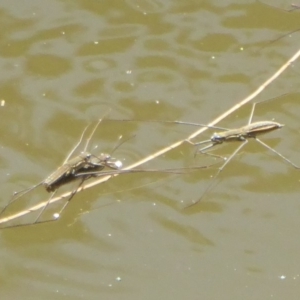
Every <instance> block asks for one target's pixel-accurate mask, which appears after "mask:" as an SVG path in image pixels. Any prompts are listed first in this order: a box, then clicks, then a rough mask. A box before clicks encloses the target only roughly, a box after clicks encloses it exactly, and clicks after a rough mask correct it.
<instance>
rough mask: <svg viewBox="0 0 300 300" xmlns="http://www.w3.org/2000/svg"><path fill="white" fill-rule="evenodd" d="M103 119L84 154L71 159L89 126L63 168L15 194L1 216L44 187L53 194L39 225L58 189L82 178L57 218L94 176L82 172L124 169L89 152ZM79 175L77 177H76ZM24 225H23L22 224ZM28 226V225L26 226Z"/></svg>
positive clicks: (38, 217)
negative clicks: (23, 198)
mask: <svg viewBox="0 0 300 300" xmlns="http://www.w3.org/2000/svg"><path fill="white" fill-rule="evenodd" d="M101 120H102V119H99V121H98V122H97V124H96V125H95V127H94V128H93V130H92V132H91V134H90V135H89V137H88V138H87V140H86V143H85V146H84V149H83V152H81V153H80V154H79V155H78V156H76V157H74V158H70V157H71V156H72V154H73V153H74V152H75V150H76V149H77V148H78V147H79V145H80V144H81V142H82V140H83V137H84V134H85V132H86V130H87V128H88V127H89V126H87V127H86V128H85V129H84V131H83V132H82V134H81V137H80V140H79V142H78V143H77V144H76V145H75V147H74V148H73V149H72V151H71V152H70V154H69V155H68V156H67V158H66V159H65V161H64V163H63V164H62V166H60V167H59V168H57V170H55V171H54V172H53V173H51V174H50V175H49V176H48V177H47V178H46V179H44V180H43V181H41V182H39V183H38V184H36V185H34V186H31V187H30V188H27V189H24V190H22V191H19V192H16V193H14V195H13V197H12V199H11V200H10V201H9V202H8V204H7V205H6V206H5V207H4V208H3V209H2V211H1V213H0V216H2V215H3V214H4V212H5V211H6V210H7V208H8V207H9V206H10V205H12V204H13V203H14V202H15V201H16V200H18V199H20V198H21V197H22V196H24V195H25V194H27V193H29V192H30V191H32V190H34V189H36V188H37V187H39V186H41V185H42V186H44V187H45V189H46V191H47V192H52V194H51V196H50V198H49V199H48V202H47V205H45V206H44V207H43V209H42V210H41V211H40V213H39V214H38V216H37V218H36V219H35V221H34V222H33V223H32V224H35V223H39V222H40V221H39V220H40V217H41V215H42V214H43V212H44V211H45V209H46V208H47V206H48V204H49V203H50V201H51V199H52V198H53V197H54V195H55V193H56V192H57V189H58V188H59V187H60V186H62V185H65V184H67V183H69V182H71V181H74V180H76V179H78V178H80V184H79V185H78V187H77V188H76V189H75V190H74V191H73V192H72V194H71V195H70V196H69V198H68V200H67V201H66V203H65V205H64V206H63V207H62V209H61V210H60V213H59V214H55V215H56V218H57V217H58V216H59V215H60V214H61V213H62V211H63V210H64V209H65V207H66V206H67V204H68V203H69V202H70V200H71V199H72V198H73V196H74V195H75V194H76V192H77V190H78V189H79V188H80V187H81V186H82V184H83V182H84V181H85V180H87V179H88V178H90V177H92V175H86V174H82V175H80V174H81V173H82V172H88V171H92V170H94V171H95V170H97V171H100V170H102V169H104V168H105V167H108V168H110V169H119V168H121V167H122V163H121V161H119V160H116V159H114V158H112V157H111V156H110V155H108V154H103V153H101V154H100V156H95V155H93V154H91V153H89V152H87V148H88V145H89V142H90V140H91V138H92V136H93V135H94V133H95V131H96V129H97V127H98V126H99V124H100V122H101ZM75 175H77V176H75ZM22 225H23V224H22ZM24 225H26V224H24Z"/></svg>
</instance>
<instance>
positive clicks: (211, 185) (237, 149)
mask: <svg viewBox="0 0 300 300" xmlns="http://www.w3.org/2000/svg"><path fill="white" fill-rule="evenodd" d="M247 143H248V140H244V141H243V143H242V144H241V145H240V146H238V148H236V150H235V151H234V152H233V153H232V154H231V155H230V156H229V157H228V159H227V160H226V161H225V162H224V164H223V165H222V166H221V167H220V168H219V170H218V172H217V173H216V175H215V176H214V178H213V179H212V181H211V183H210V184H209V185H208V186H207V188H206V189H205V190H204V192H203V194H202V195H201V197H200V198H199V199H198V200H197V201H196V202H194V203H192V204H190V205H188V206H187V207H185V208H188V207H191V206H194V205H195V204H197V203H198V202H200V201H201V199H202V198H203V197H204V195H205V194H206V193H207V192H209V191H210V190H211V189H212V187H213V186H214V185H215V182H216V179H217V177H218V175H219V174H220V173H221V172H222V171H223V169H224V168H225V166H226V165H227V164H228V163H229V162H230V161H231V159H232V158H233V157H234V156H235V155H236V154H237V153H238V152H239V151H240V150H241V149H242V148H243V147H244V146H245V145H246V144H247Z"/></svg>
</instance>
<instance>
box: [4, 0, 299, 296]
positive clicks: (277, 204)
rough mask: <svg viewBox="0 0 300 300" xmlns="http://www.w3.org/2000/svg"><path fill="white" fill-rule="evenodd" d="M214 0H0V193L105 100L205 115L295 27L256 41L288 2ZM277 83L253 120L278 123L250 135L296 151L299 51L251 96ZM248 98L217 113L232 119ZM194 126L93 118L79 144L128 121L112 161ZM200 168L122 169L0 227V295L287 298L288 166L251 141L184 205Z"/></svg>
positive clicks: (294, 279)
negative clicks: (63, 201) (29, 222)
mask: <svg viewBox="0 0 300 300" xmlns="http://www.w3.org/2000/svg"><path fill="white" fill-rule="evenodd" d="M220 2H221V1H192V0H188V1H162V0H157V1H150V0H144V1H135V0H127V1H92V0H85V1H26V3H25V2H24V3H23V2H22V1H2V3H1V5H0V7H1V10H0V14H1V47H0V58H1V73H0V74H1V75H0V76H1V83H0V98H1V99H4V100H5V105H4V106H3V107H0V113H1V119H0V122H1V148H0V161H1V170H2V171H1V178H2V184H1V186H2V195H1V206H3V205H4V204H5V203H7V201H8V199H9V198H10V196H11V194H12V192H13V191H15V190H19V189H22V188H24V187H26V186H28V185H31V184H34V183H36V182H38V181H40V180H41V179H43V178H45V177H46V176H47V175H48V174H49V173H50V172H51V171H52V170H53V169H55V168H56V167H57V166H58V165H59V164H60V163H61V162H62V161H63V160H64V157H65V156H66V155H67V153H68V152H69V151H70V149H71V148H72V147H73V145H74V144H75V143H76V142H77V141H78V138H79V136H80V134H81V131H82V129H83V128H84V126H85V125H86V124H88V122H90V121H91V120H96V119H97V118H99V117H101V116H102V115H103V113H104V112H105V111H106V110H107V109H108V108H111V112H110V114H109V117H110V118H114V119H116V118H118V119H123V118H126V119H142V120H147V119H148V120H149V119H160V120H188V121H194V122H201V123H207V122H209V121H210V120H212V119H213V118H214V117H216V116H217V115H219V114H221V113H222V112H224V111H225V110H226V109H228V108H229V107H231V106H232V105H234V104H235V103H237V102H238V101H239V100H241V99H242V98H244V97H245V96H246V95H248V94H249V93H250V92H252V91H253V90H254V89H255V88H257V87H258V86H259V85H260V84H261V83H262V82H263V81H264V80H265V79H266V78H268V77H269V76H270V75H271V74H272V73H273V72H275V70H277V69H278V68H279V66H281V65H282V64H283V63H284V62H285V61H286V60H287V59H288V58H289V57H290V56H291V55H292V54H293V53H294V52H295V51H296V50H297V48H298V47H299V42H298V40H299V34H293V35H292V36H291V37H289V36H287V37H285V38H284V39H281V40H280V41H277V42H275V43H271V44H270V43H268V42H269V41H270V40H273V39H276V38H278V37H279V36H280V35H282V34H284V33H286V32H288V31H290V30H294V29H296V28H298V27H300V15H299V12H294V13H286V12H284V11H283V10H279V9H276V8H272V7H270V6H266V5H264V4H262V3H259V2H257V1H248V3H244V4H240V1H226V2H224V1H222V2H221V4H220ZM272 5H277V6H278V7H281V8H286V7H288V5H289V3H288V2H286V3H285V4H283V3H281V2H280V1H276V3H275V2H274V1H272ZM242 48H243V49H242ZM284 93H290V94H288V95H284V96H282V97H280V98H278V99H275V100H273V101H270V102H265V103H264V104H262V105H259V106H258V107H257V109H256V113H255V116H254V120H272V119H274V120H276V121H278V122H281V123H284V124H285V127H284V128H283V129H281V130H280V131H277V132H274V133H271V134H270V135H268V136H266V137H262V139H263V140H264V141H266V142H268V144H269V145H271V146H272V147H275V148H276V149H277V150H278V151H280V152H281V153H282V154H284V155H285V156H287V157H289V158H290V159H291V160H293V161H294V162H298V163H299V164H300V159H299V154H298V149H299V146H300V140H299V113H300V106H299V101H298V97H299V93H300V89H299V63H295V64H294V65H293V66H292V68H291V69H289V70H288V71H287V72H286V73H284V75H282V76H281V77H280V78H279V79H278V80H277V81H276V82H274V83H273V84H272V85H271V86H270V87H269V88H268V89H267V90H266V91H265V92H264V93H263V94H261V95H260V96H259V97H258V98H257V101H260V100H264V99H268V98H271V97H275V96H279V95H281V94H284ZM250 110H251V105H247V106H245V107H244V108H242V109H241V110H240V111H238V112H236V113H235V114H233V115H232V116H231V117H229V118H227V119H226V120H224V122H222V124H219V125H220V126H225V127H237V126H241V125H244V124H246V123H247V119H248V116H249V112H250ZM194 130H195V128H190V127H187V126H180V125H176V126H175V125H174V126H169V125H168V126H167V125H166V124H149V123H143V122H135V123H120V122H113V121H105V122H103V123H102V124H101V126H100V128H99V130H98V131H97V134H96V136H95V139H94V140H93V143H92V144H93V146H95V145H99V146H98V147H99V148H101V150H102V149H103V150H102V151H110V150H111V149H112V148H113V147H114V146H115V144H116V142H117V139H118V136H119V135H123V136H125V137H129V136H132V135H136V137H135V138H134V139H131V140H129V141H128V142H127V143H125V144H123V145H122V146H121V147H120V148H119V149H118V150H117V151H116V152H115V153H114V156H116V157H118V158H120V159H122V161H123V163H124V164H125V165H126V164H129V163H132V162H135V161H137V160H138V159H141V158H143V157H145V156H147V155H149V154H151V153H152V152H153V151H156V150H159V149H160V148H162V147H164V146H166V145H168V144H170V143H172V142H174V141H176V140H179V139H180V138H183V137H185V136H187V135H188V134H189V133H191V132H193V131H194ZM210 134H211V132H207V133H205V135H203V137H200V139H201V138H203V139H204V138H206V137H207V136H209V135H210ZM234 147H235V145H234V144H231V145H228V146H223V147H222V148H221V149H219V150H218V152H217V153H219V154H223V155H226V156H228V155H229V154H230V153H231V152H232V151H233V149H234ZM194 151H195V150H194V149H193V147H191V146H189V145H183V146H181V147H179V148H177V149H175V150H173V151H171V152H170V153H168V154H167V155H164V156H163V157H160V158H158V159H156V160H154V161H152V162H150V163H148V164H147V165H146V166H144V168H150V167H151V168H155V167H160V168H163V167H180V166H191V165H193V164H203V163H207V162H208V158H207V157H204V158H203V157H200V156H197V157H196V158H194V157H193V154H194ZM214 171H215V169H214V170H206V171H203V170H202V171H201V170H200V171H197V172H194V173H193V174H187V175H166V174H132V175H122V176H119V177H117V178H115V179H112V180H110V181H109V182H107V183H105V184H103V185H99V186H97V187H95V188H92V189H89V190H87V191H85V192H82V193H80V194H78V195H76V197H75V198H74V199H73V200H72V202H71V204H70V205H69V206H68V207H67V210H66V211H65V212H64V214H63V215H62V217H61V219H60V220H59V221H57V222H53V223H47V224H43V225H38V226H31V227H23V228H14V229H9V230H2V231H1V232H0V235H1V237H0V243H1V250H0V252H1V254H0V257H1V263H0V264H1V270H2V271H1V289H0V290H1V292H0V294H1V299H17V298H22V299H46V298H47V299H53V298H55V299H131V300H132V299H173V300H174V299H230V300H233V299H298V298H299V293H300V284H299V280H300V277H299V276H300V275H299V274H300V267H299V265H300V259H299V248H300V239H299V226H300V218H299V214H300V204H299V196H298V195H299V194H298V191H299V188H300V186H299V178H300V174H299V172H298V171H296V170H295V169H293V168H292V167H290V166H289V165H287V164H286V163H284V162H282V161H281V160H280V159H279V158H278V157H276V156H274V155H272V154H271V153H269V152H268V151H267V150H266V149H264V148H262V147H261V146H260V145H258V144H257V143H255V142H254V141H252V142H251V143H249V144H248V145H247V146H246V147H245V148H244V149H243V151H242V152H241V153H240V155H238V156H237V157H236V158H235V159H234V160H233V161H232V162H231V163H230V164H229V165H228V166H226V168H225V170H224V171H223V172H222V174H221V175H220V176H219V179H218V182H217V183H218V184H217V185H216V186H215V187H214V188H213V189H212V191H210V192H209V193H207V194H206V195H205V196H204V197H203V198H202V201H201V203H199V204H198V205H195V206H193V207H191V208H189V209H184V207H185V206H187V205H188V204H190V203H191V202H192V201H194V200H197V199H199V197H200V196H201V194H202V193H203V190H204V189H205V187H206V186H207V184H208V182H209V176H211V175H212V174H213V172H214ZM39 193H40V194H41V195H42V197H44V198H45V196H46V195H45V194H46V193H45V192H43V191H40V192H39ZM42 200H45V199H42Z"/></svg>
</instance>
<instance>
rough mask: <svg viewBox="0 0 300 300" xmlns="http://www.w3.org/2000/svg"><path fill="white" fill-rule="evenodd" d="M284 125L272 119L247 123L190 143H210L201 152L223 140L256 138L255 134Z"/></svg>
mask: <svg viewBox="0 0 300 300" xmlns="http://www.w3.org/2000/svg"><path fill="white" fill-rule="evenodd" d="M283 126H284V125H283V124H280V123H277V122H273V121H260V122H255V123H251V124H248V125H246V126H243V127H240V128H237V129H226V130H225V131H222V132H215V133H214V134H213V135H212V136H211V138H210V139H209V140H205V141H202V142H199V143H192V144H193V145H200V144H205V143H210V144H209V145H208V146H206V147H204V148H202V149H200V150H198V151H199V152H203V151H204V150H207V149H209V148H211V147H213V146H215V145H217V144H222V143H224V142H236V141H240V142H243V141H245V140H246V139H248V138H256V136H257V135H260V134H264V133H268V132H271V131H273V130H276V129H280V128H282V127H283Z"/></svg>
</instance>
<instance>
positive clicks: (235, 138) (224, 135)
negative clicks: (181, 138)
mask: <svg viewBox="0 0 300 300" xmlns="http://www.w3.org/2000/svg"><path fill="white" fill-rule="evenodd" d="M273 99H274V98H273ZM273 99H267V100H265V101H269V100H273ZM265 101H262V102H265ZM262 102H259V103H262ZM259 103H254V104H253V106H252V110H251V113H250V117H249V121H248V124H247V125H245V126H243V127H240V128H236V129H227V128H223V127H217V126H210V125H205V124H198V123H193V122H184V121H156V120H150V121H143V122H155V123H156V122H161V123H169V124H183V125H193V126H200V127H207V128H212V129H218V130H221V131H220V132H216V133H214V134H213V135H212V136H211V138H210V139H209V140H204V141H201V142H196V143H195V142H192V141H191V140H185V141H186V142H188V143H190V144H192V145H194V146H197V147H198V146H199V145H202V144H208V145H207V146H205V147H203V148H200V149H199V148H198V149H197V151H196V153H202V154H208V155H212V156H217V157H220V156H218V155H213V154H210V153H208V152H206V151H207V150H209V149H210V148H212V147H214V146H217V145H220V144H223V143H227V142H241V145H239V146H238V147H237V149H236V150H235V151H234V152H233V153H232V154H231V155H230V156H229V157H228V158H227V159H225V162H224V163H223V164H222V165H221V167H220V168H218V171H217V173H216V174H215V176H214V177H213V179H212V181H211V182H210V184H209V185H208V186H207V188H206V189H205V190H204V192H203V193H202V195H201V197H200V198H199V199H198V200H197V201H195V202H194V203H193V204H191V205H189V206H188V207H190V206H192V205H195V204H196V203H198V202H199V201H200V200H201V199H202V198H203V196H204V195H205V194H206V193H207V192H208V191H209V190H210V189H211V188H212V187H213V186H214V183H215V180H216V179H217V177H218V175H219V174H220V173H221V172H222V170H223V169H224V168H225V166H226V165H227V164H228V163H229V162H230V161H231V159H232V158H233V157H234V156H235V155H236V154H237V153H238V152H239V151H240V150H241V149H242V148H243V147H244V146H245V145H246V144H247V143H248V139H250V138H252V139H255V140H256V141H257V142H258V143H260V144H261V145H262V146H264V147H265V148H267V149H268V150H270V151H272V152H273V153H274V154H276V155H277V156H279V157H280V158H282V159H283V160H284V161H286V162H287V163H288V164H290V165H291V166H293V167H294V168H295V169H300V167H299V166H298V165H296V164H294V163H293V162H292V161H291V160H289V159H288V158H286V157H285V156H283V155H282V154H281V153H279V152H278V151H276V150H275V149H273V148H272V147H270V146H269V145H267V144H266V143H264V142H263V141H261V140H260V139H259V138H258V137H257V136H258V135H262V134H266V133H268V132H271V131H274V130H277V129H280V128H282V127H283V126H284V125H283V124H280V123H277V122H274V121H259V122H253V123H251V122H252V118H253V114H254V110H255V106H256V104H259ZM122 121H135V120H122ZM138 121H139V120H138Z"/></svg>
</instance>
